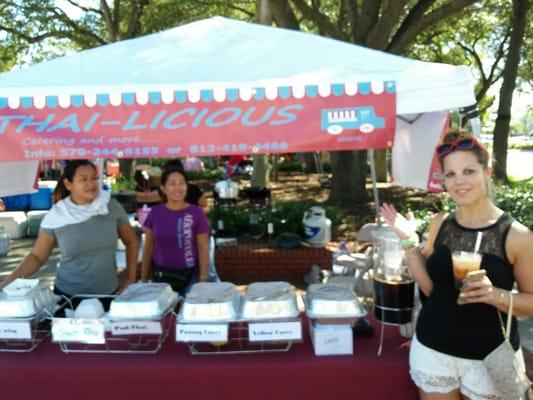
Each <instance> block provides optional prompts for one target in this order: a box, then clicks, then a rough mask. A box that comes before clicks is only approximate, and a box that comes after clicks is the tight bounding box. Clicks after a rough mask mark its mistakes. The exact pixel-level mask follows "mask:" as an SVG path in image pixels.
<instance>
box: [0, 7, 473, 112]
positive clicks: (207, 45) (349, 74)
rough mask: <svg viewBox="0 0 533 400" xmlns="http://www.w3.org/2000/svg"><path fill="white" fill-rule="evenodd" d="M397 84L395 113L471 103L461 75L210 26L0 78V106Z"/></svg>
mask: <svg viewBox="0 0 533 400" xmlns="http://www.w3.org/2000/svg"><path fill="white" fill-rule="evenodd" d="M383 80H387V81H395V82H396V91H397V113H398V114H408V113H422V112H428V111H439V110H445V109H453V108H458V107H464V106H467V105H471V104H474V103H475V98H474V95H473V80H472V75H471V72H470V69H469V68H468V67H465V66H458V67H457V66H452V65H447V64H436V63H427V62H422V61H416V60H411V59H407V58H403V57H398V56H394V55H391V54H387V53H383V52H380V51H376V50H371V49H368V48H365V47H360V46H356V45H353V44H350V43H346V42H341V41H338V40H333V39H329V38H325V37H321V36H317V35H313V34H308V33H303V32H297V31H292V30H286V29H280V28H272V27H268V26H263V25H256V24H251V23H246V22H242V21H236V20H231V19H226V18H222V17H213V18H209V19H205V20H201V21H197V22H193V23H190V24H187V25H183V26H179V27H177V28H174V29H170V30H167V31H164V32H159V33H154V34H151V35H147V36H143V37H140V38H137V39H132V40H124V41H121V42H117V43H113V44H110V45H107V46H102V47H97V48H94V49H90V50H85V51H82V52H79V53H75V54H71V55H68V56H65V57H61V58H57V59H54V60H52V61H48V62H43V63H40V64H36V65H33V66H31V67H29V68H26V69H20V70H16V71H11V72H8V73H4V74H0V97H6V98H11V99H12V100H11V102H12V103H13V105H15V104H16V102H17V101H16V100H15V99H16V98H18V97H24V96H31V97H39V96H50V95H65V94H68V95H78V94H90V93H123V92H146V91H165V90H189V89H206V88H209V89H213V88H215V89H216V88H242V87H258V86H261V87H268V86H293V87H294V86H298V85H306V84H315V85H316V84H329V83H345V82H372V81H383Z"/></svg>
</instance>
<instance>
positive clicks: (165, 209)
mask: <svg viewBox="0 0 533 400" xmlns="http://www.w3.org/2000/svg"><path fill="white" fill-rule="evenodd" d="M187 186H188V182H187V177H186V176H185V174H184V172H183V170H180V169H178V168H168V169H165V171H164V172H163V175H162V176H161V192H162V193H161V195H162V197H163V200H164V203H162V204H159V205H157V206H154V207H152V209H151V210H150V213H149V214H148V217H147V218H146V221H145V222H144V233H145V242H144V254H143V261H142V275H141V279H142V281H143V282H146V281H147V280H148V279H149V278H150V276H151V277H152V280H153V281H154V282H167V283H169V284H170V285H171V286H172V288H173V289H174V290H175V291H178V292H180V294H184V292H185V290H186V288H187V287H189V286H190V285H191V284H192V283H194V282H196V281H200V282H205V281H206V280H207V273H208V260H209V239H208V238H209V222H208V220H207V217H206V216H205V214H204V212H203V211H202V209H201V208H199V207H197V206H194V205H191V204H189V203H187V202H186V201H185V197H186V196H187Z"/></svg>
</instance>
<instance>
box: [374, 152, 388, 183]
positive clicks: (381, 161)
mask: <svg viewBox="0 0 533 400" xmlns="http://www.w3.org/2000/svg"><path fill="white" fill-rule="evenodd" d="M374 161H375V163H376V180H377V181H378V182H387V181H388V175H389V174H388V172H389V168H388V166H387V150H385V149H383V150H376V151H375V153H374Z"/></svg>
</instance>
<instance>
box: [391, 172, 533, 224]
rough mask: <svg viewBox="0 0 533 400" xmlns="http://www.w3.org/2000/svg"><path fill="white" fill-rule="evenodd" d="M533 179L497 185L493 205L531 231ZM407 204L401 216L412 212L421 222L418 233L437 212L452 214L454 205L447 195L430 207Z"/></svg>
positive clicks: (532, 219)
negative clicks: (415, 207) (416, 207)
mask: <svg viewBox="0 0 533 400" xmlns="http://www.w3.org/2000/svg"><path fill="white" fill-rule="evenodd" d="M532 188H533V179H530V180H528V181H522V182H513V183H509V184H507V185H499V186H495V188H494V203H495V204H496V206H497V207H499V208H501V209H502V210H504V211H507V212H508V213H509V214H511V215H512V216H513V218H515V219H516V220H517V221H518V222H520V223H521V224H523V225H524V226H526V227H528V228H529V229H531V230H533V191H532V190H531V189H532ZM410 206H411V205H410V204H409V203H408V204H406V207H404V208H403V209H402V211H401V212H402V214H406V213H407V211H410V210H411V211H412V212H413V214H414V216H415V218H416V219H417V220H419V221H420V222H421V224H420V226H419V227H418V230H417V231H418V233H419V234H422V233H424V232H427V230H428V226H429V222H430V220H431V217H432V216H433V215H434V214H435V213H437V212H439V211H444V212H452V211H454V210H455V203H454V202H453V201H452V200H451V198H450V197H449V196H448V195H445V194H443V195H439V196H438V197H435V200H434V202H433V204H432V205H431V206H428V207H424V208H418V209H414V208H412V207H410Z"/></svg>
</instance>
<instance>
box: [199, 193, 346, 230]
mask: <svg viewBox="0 0 533 400" xmlns="http://www.w3.org/2000/svg"><path fill="white" fill-rule="evenodd" d="M313 205H316V202H314V201H312V200H304V201H289V202H280V203H276V204H274V205H273V206H272V210H271V212H270V213H269V210H268V209H267V208H266V207H242V206H238V207H231V208H222V209H221V211H220V218H221V219H222V221H223V222H224V231H223V233H224V235H225V236H243V235H244V236H245V235H246V234H251V235H257V234H266V233H267V224H268V223H269V222H272V223H273V224H274V236H276V237H277V236H279V235H281V234H283V233H293V234H297V235H299V236H300V237H303V234H304V231H303V222H302V221H303V216H304V213H305V212H306V211H307V210H308V209H309V208H310V207H311V206H313ZM322 206H323V207H324V205H322ZM325 209H326V216H327V217H328V218H329V219H330V220H331V225H332V228H333V229H335V228H336V227H338V226H339V225H340V224H341V222H342V218H343V215H344V214H343V212H342V211H341V210H340V209H338V208H334V207H325ZM209 219H210V221H211V226H214V227H216V226H217V225H218V224H217V220H216V212H215V210H211V212H210V213H209Z"/></svg>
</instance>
